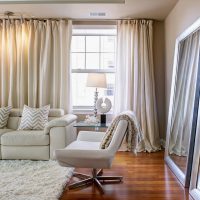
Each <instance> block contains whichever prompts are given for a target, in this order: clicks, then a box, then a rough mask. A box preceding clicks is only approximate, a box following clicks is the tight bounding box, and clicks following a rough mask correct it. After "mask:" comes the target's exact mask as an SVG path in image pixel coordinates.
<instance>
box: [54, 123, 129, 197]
mask: <svg viewBox="0 0 200 200" xmlns="http://www.w3.org/2000/svg"><path fill="white" fill-rule="evenodd" d="M127 125H128V122H127V121H126V120H120V121H119V123H118V125H117V128H116V130H115V132H114V135H113V138H112V140H111V143H110V145H109V146H108V148H106V149H100V143H101V141H102V139H103V137H104V135H105V133H104V132H92V131H81V132H79V134H78V137H77V140H76V141H74V142H72V143H71V144H70V145H68V146H67V147H66V148H65V149H58V150H56V151H55V156H56V159H57V161H58V163H59V164H60V165H61V166H65V167H78V168H91V169H92V176H89V175H86V174H80V173H74V176H76V177H79V178H81V179H83V180H81V181H79V182H76V183H73V184H71V185H69V186H68V188H69V189H74V188H78V187H82V186H85V185H91V184H95V185H96V186H97V187H98V189H99V190H100V192H101V193H104V190H103V187H102V185H101V182H102V181H103V182H106V181H109V182H110V181H116V182H121V181H122V179H123V177H121V176H117V177H116V176H102V174H103V170H102V169H105V168H111V165H112V161H113V159H114V156H115V153H116V152H117V150H118V149H119V148H120V145H121V143H122V141H123V138H124V136H125V133H126V130H127ZM97 169H100V170H99V171H98V170H97Z"/></svg>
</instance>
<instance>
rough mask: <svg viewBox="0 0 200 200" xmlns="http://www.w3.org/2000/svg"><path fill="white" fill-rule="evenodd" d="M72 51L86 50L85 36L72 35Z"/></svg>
mask: <svg viewBox="0 0 200 200" xmlns="http://www.w3.org/2000/svg"><path fill="white" fill-rule="evenodd" d="M71 51H72V52H85V36H72V47H71Z"/></svg>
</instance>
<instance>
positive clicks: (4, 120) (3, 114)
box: [0, 106, 12, 128]
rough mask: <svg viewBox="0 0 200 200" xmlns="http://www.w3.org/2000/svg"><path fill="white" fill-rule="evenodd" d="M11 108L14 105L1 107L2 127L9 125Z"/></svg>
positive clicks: (0, 124) (0, 118)
mask: <svg viewBox="0 0 200 200" xmlns="http://www.w3.org/2000/svg"><path fill="white" fill-rule="evenodd" d="M11 109H12V106H7V107H2V108H0V128H4V127H5V126H6V125H7V122H8V117H9V114H10V111H11Z"/></svg>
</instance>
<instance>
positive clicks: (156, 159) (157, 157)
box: [61, 151, 192, 200]
mask: <svg viewBox="0 0 200 200" xmlns="http://www.w3.org/2000/svg"><path fill="white" fill-rule="evenodd" d="M76 171H77V172H81V173H90V172H91V171H90V170H89V169H76ZM104 175H114V176H115V175H119V176H123V177H124V179H123V183H120V184H104V185H103V187H104V190H105V194H104V195H101V194H100V193H99V191H98V189H97V188H94V187H92V186H90V187H88V188H84V189H82V190H80V189H78V190H73V191H72V190H70V191H67V190H66V191H65V192H64V193H63V195H62V197H61V200H90V199H91V200H100V199H101V200H165V199H166V200H191V199H192V198H191V197H190V196H189V193H188V189H185V188H184V187H183V186H182V185H181V184H180V183H179V182H178V180H177V178H176V177H175V176H174V175H173V173H172V172H171V171H170V169H169V168H168V167H167V166H166V165H165V163H164V152H162V151H161V152H157V153H151V154H149V153H138V154H137V155H134V154H132V153H128V152H118V153H117V155H116V157H115V160H114V163H113V167H112V168H111V169H109V170H104ZM74 180H77V179H75V178H73V179H72V181H71V182H73V181H74Z"/></svg>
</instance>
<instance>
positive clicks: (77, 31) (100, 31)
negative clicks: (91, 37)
mask: <svg viewBox="0 0 200 200" xmlns="http://www.w3.org/2000/svg"><path fill="white" fill-rule="evenodd" d="M115 27H116V26H115ZM72 33H73V34H86V35H87V34H97V35H98V34H99V35H101V34H104V35H117V28H113V29H93V28H92V29H73V30H72Z"/></svg>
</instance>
